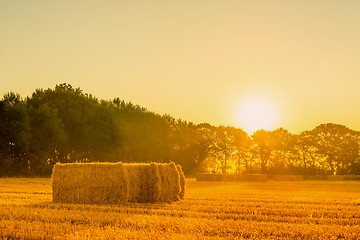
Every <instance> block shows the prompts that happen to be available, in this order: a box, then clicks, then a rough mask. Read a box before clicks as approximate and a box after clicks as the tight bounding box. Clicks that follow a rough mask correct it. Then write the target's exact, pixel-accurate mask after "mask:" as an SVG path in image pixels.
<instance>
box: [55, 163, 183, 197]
mask: <svg viewBox="0 0 360 240" xmlns="http://www.w3.org/2000/svg"><path fill="white" fill-rule="evenodd" d="M181 176H183V173H182V172H181V173H179V171H178V167H176V166H175V164H174V163H170V164H156V163H151V164H123V163H86V164H78V163H70V164H56V165H55V166H54V168H53V174H52V188H53V202H60V203H83V204H104V203H109V204H119V203H125V202H172V201H175V200H179V199H180V197H182V198H183V197H184V194H185V179H184V183H183V188H182V185H181V183H180V182H181V181H180V179H181ZM183 189H184V190H183ZM180 195H181V196H180Z"/></svg>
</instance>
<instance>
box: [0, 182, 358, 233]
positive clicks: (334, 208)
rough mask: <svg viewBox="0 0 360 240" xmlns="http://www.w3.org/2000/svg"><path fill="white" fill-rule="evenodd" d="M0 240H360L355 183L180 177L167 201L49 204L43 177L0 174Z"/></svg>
mask: <svg viewBox="0 0 360 240" xmlns="http://www.w3.org/2000/svg"><path fill="white" fill-rule="evenodd" d="M0 239H360V182H359V181H357V182H356V181H342V182H329V181H299V182H275V181H269V182H262V183H255V182H248V183H245V182H196V181H195V180H194V179H187V180H186V195H185V200H181V201H178V202H174V203H171V204H150V203H146V204H143V203H141V204H140V203H136V204H134V203H131V204H121V205H81V204H58V203H52V192H51V179H49V178H1V179H0Z"/></svg>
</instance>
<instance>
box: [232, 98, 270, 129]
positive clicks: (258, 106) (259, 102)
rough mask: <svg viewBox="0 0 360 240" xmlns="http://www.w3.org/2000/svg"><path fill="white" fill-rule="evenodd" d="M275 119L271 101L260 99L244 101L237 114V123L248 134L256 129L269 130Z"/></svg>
mask: <svg viewBox="0 0 360 240" xmlns="http://www.w3.org/2000/svg"><path fill="white" fill-rule="evenodd" d="M276 117H277V114H276V110H275V108H274V105H273V104H272V103H271V101H269V100H267V99H264V98H260V97H256V98H250V99H247V100H246V101H244V102H243V104H242V105H241V106H240V108H239V112H238V121H239V122H240V125H241V127H242V128H243V129H244V130H245V131H246V132H248V133H249V134H251V133H253V132H255V131H256V130H258V129H264V130H270V128H272V127H273V125H274V124H275V121H276Z"/></svg>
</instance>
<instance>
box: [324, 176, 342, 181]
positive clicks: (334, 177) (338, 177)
mask: <svg viewBox="0 0 360 240" xmlns="http://www.w3.org/2000/svg"><path fill="white" fill-rule="evenodd" d="M327 180H329V181H344V176H342V175H328V176H327Z"/></svg>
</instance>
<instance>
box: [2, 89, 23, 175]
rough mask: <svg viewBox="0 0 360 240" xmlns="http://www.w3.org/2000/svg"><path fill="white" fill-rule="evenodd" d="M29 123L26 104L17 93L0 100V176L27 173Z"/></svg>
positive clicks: (6, 95)
mask: <svg viewBox="0 0 360 240" xmlns="http://www.w3.org/2000/svg"><path fill="white" fill-rule="evenodd" d="M29 130H30V125H29V117H28V113H27V111H26V105H25V103H24V101H23V100H22V99H21V97H20V95H19V94H15V93H13V92H10V93H7V94H5V95H4V97H3V99H2V100H1V101H0V176H12V175H19V174H27V173H28V169H29V164H28V160H27V156H28V148H29V145H30V133H29Z"/></svg>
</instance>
